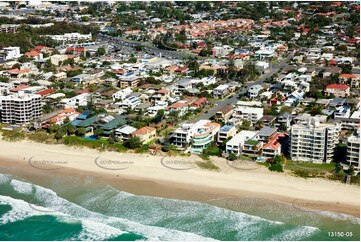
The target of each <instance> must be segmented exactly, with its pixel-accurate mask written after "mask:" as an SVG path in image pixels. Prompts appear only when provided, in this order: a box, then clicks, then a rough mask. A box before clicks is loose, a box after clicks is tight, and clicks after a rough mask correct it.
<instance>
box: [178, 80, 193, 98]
mask: <svg viewBox="0 0 361 242" xmlns="http://www.w3.org/2000/svg"><path fill="white" fill-rule="evenodd" d="M191 88H192V82H191V79H189V78H183V79H181V80H180V81H179V82H178V84H177V87H176V89H175V93H174V94H175V95H182V94H183V92H185V91H186V92H188V91H189V90H190V89H191Z"/></svg>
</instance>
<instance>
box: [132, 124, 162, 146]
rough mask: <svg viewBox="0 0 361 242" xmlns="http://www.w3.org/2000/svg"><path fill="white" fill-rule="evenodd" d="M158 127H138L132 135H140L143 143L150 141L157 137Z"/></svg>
mask: <svg viewBox="0 0 361 242" xmlns="http://www.w3.org/2000/svg"><path fill="white" fill-rule="evenodd" d="M156 130H157V129H156V128H153V127H149V126H144V127H142V128H140V129H137V130H136V131H133V132H132V135H133V136H134V137H139V139H140V141H141V142H142V143H143V144H146V143H149V142H150V141H152V140H153V139H155V136H156Z"/></svg>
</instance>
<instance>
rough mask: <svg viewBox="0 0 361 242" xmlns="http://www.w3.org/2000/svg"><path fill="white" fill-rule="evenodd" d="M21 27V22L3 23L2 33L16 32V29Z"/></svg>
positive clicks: (0, 29) (0, 28)
mask: <svg viewBox="0 0 361 242" xmlns="http://www.w3.org/2000/svg"><path fill="white" fill-rule="evenodd" d="M19 27H20V24H1V25H0V33H13V34H15V33H16V30H17V29H18V28H19Z"/></svg>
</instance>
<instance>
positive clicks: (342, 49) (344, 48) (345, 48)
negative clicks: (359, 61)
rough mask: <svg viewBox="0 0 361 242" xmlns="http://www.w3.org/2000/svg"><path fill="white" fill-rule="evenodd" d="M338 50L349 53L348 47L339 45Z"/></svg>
mask: <svg viewBox="0 0 361 242" xmlns="http://www.w3.org/2000/svg"><path fill="white" fill-rule="evenodd" d="M336 50H338V51H347V46H346V45H339V46H337V47H336Z"/></svg>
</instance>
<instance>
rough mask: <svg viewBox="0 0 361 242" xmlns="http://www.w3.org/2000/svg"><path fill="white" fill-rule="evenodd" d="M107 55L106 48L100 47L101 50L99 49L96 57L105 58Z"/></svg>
mask: <svg viewBox="0 0 361 242" xmlns="http://www.w3.org/2000/svg"><path fill="white" fill-rule="evenodd" d="M105 53H106V50H105V48H104V47H100V48H98V50H97V51H96V52H95V55H96V56H103V55H105Z"/></svg>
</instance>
